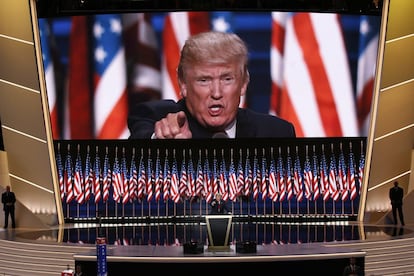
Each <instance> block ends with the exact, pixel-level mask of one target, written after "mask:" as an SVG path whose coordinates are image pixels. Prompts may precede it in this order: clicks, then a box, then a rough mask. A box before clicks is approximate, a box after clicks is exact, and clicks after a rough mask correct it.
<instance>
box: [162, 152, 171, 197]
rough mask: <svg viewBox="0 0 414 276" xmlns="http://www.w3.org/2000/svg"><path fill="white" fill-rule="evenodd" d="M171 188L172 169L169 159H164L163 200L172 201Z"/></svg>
mask: <svg viewBox="0 0 414 276" xmlns="http://www.w3.org/2000/svg"><path fill="white" fill-rule="evenodd" d="M170 186H171V169H170V163H169V160H168V157H165V159H164V183H163V185H162V191H163V195H162V197H163V199H164V201H165V202H166V201H168V199H170Z"/></svg>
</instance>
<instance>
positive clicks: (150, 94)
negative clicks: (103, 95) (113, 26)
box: [122, 13, 161, 108]
mask: <svg viewBox="0 0 414 276" xmlns="http://www.w3.org/2000/svg"><path fill="white" fill-rule="evenodd" d="M151 20H152V16H151V14H150V13H127V14H123V15H122V23H123V33H124V35H123V38H124V48H125V56H126V61H127V70H128V72H129V75H130V77H128V88H129V97H130V102H129V107H130V108H131V107H133V105H134V104H135V103H136V102H141V101H144V100H151V99H159V98H161V61H160V55H159V52H158V50H159V45H158V41H157V37H156V33H155V30H154V28H153V26H152V22H151Z"/></svg>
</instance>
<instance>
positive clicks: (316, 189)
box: [312, 151, 321, 201]
mask: <svg viewBox="0 0 414 276" xmlns="http://www.w3.org/2000/svg"><path fill="white" fill-rule="evenodd" d="M318 166H319V164H318V156H317V155H316V152H315V151H314V152H313V155H312V189H313V200H315V201H316V200H317V199H318V198H319V196H320V194H321V189H320V182H319V178H318V175H319V173H318V172H319V168H318Z"/></svg>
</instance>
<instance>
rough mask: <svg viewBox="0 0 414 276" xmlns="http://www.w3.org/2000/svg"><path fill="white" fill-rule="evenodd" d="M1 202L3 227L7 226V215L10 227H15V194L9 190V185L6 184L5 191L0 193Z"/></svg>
mask: <svg viewBox="0 0 414 276" xmlns="http://www.w3.org/2000/svg"><path fill="white" fill-rule="evenodd" d="M1 203H3V211H4V228H7V227H8V225H9V216H10V218H11V221H12V227H13V228H15V227H16V222H15V220H14V204H15V203H16V196H15V195H14V193H13V192H12V191H10V186H7V187H6V191H5V192H4V193H3V194H2V195H1Z"/></svg>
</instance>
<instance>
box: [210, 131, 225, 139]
mask: <svg viewBox="0 0 414 276" xmlns="http://www.w3.org/2000/svg"><path fill="white" fill-rule="evenodd" d="M212 138H213V139H223V138H229V136H228V135H227V134H226V133H225V132H216V133H214V134H213V136H212Z"/></svg>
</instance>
